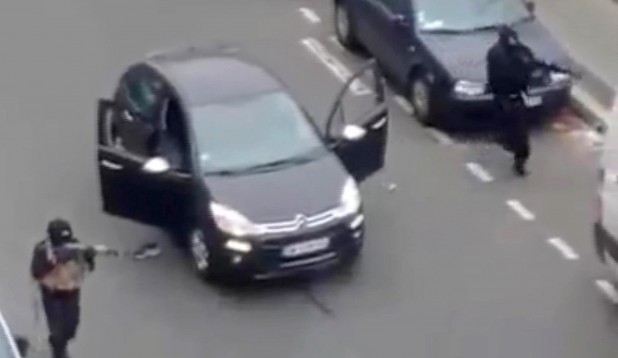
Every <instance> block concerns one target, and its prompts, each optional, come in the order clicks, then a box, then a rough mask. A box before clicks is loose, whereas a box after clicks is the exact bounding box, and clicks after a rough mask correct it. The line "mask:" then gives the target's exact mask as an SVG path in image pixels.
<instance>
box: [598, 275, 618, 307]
mask: <svg viewBox="0 0 618 358" xmlns="http://www.w3.org/2000/svg"><path fill="white" fill-rule="evenodd" d="M595 283H596V285H597V288H598V289H599V290H600V291H601V293H603V294H604V295H605V297H607V299H609V300H610V301H611V302H612V303H613V304H618V292H617V291H616V286H614V284H612V283H611V282H609V281H607V280H597V281H596V282H595Z"/></svg>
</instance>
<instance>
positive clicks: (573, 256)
mask: <svg viewBox="0 0 618 358" xmlns="http://www.w3.org/2000/svg"><path fill="white" fill-rule="evenodd" d="M547 243H549V244H550V245H552V246H553V247H555V248H556V249H557V250H558V251H559V252H560V253H561V254H562V256H563V257H564V258H565V259H567V260H578V259H579V255H578V254H577V252H575V250H573V248H571V246H570V245H569V244H568V243H567V242H566V241H564V240H563V239H561V238H559V237H552V238H550V239H548V240H547Z"/></svg>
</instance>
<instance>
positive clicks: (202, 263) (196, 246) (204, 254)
mask: <svg viewBox="0 0 618 358" xmlns="http://www.w3.org/2000/svg"><path fill="white" fill-rule="evenodd" d="M187 246H188V248H189V253H190V256H191V265H192V266H193V269H194V270H195V272H196V273H197V275H198V277H199V278H201V279H202V280H205V281H214V280H216V279H218V278H219V277H220V273H219V271H218V270H217V269H216V267H215V266H216V264H215V260H213V250H212V247H211V246H210V245H209V244H208V243H207V242H206V240H205V236H204V232H203V231H202V230H200V229H193V230H191V231H189V234H188V242H187Z"/></svg>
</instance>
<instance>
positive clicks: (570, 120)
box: [549, 108, 588, 132]
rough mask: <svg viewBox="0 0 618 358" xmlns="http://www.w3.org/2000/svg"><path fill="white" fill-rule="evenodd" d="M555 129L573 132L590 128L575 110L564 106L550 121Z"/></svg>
mask: <svg viewBox="0 0 618 358" xmlns="http://www.w3.org/2000/svg"><path fill="white" fill-rule="evenodd" d="M549 122H550V123H551V127H552V129H553V130H556V131H558V132H573V131H582V130H588V127H587V126H586V124H585V123H584V121H583V120H582V118H581V116H579V115H578V114H577V113H576V112H575V111H574V110H572V109H571V108H564V109H563V110H562V111H560V113H558V114H557V115H555V116H554V117H552V118H551V119H550V121H549Z"/></svg>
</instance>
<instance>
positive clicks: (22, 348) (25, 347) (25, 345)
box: [15, 336, 30, 358]
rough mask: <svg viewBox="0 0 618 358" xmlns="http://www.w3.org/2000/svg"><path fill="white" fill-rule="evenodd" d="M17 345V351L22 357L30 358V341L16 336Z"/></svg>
mask: <svg viewBox="0 0 618 358" xmlns="http://www.w3.org/2000/svg"><path fill="white" fill-rule="evenodd" d="M15 345H16V346H17V350H18V351H19V354H20V355H21V356H22V358H25V357H27V356H28V353H29V352H30V341H29V340H28V338H26V337H22V336H16V337H15Z"/></svg>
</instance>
